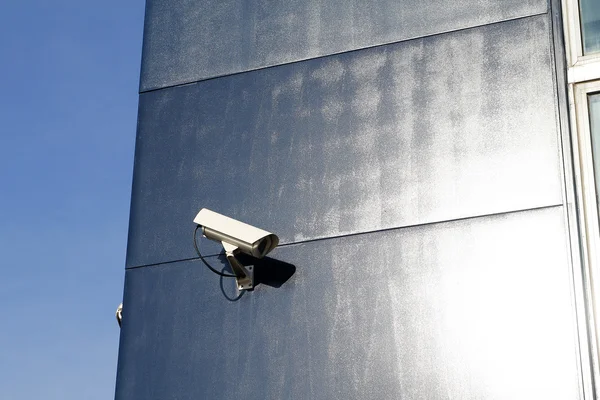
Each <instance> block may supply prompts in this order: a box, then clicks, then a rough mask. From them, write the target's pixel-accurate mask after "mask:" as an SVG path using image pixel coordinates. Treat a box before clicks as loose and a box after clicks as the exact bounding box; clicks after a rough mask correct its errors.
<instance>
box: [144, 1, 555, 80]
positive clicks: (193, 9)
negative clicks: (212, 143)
mask: <svg viewBox="0 0 600 400" xmlns="http://www.w3.org/2000/svg"><path fill="white" fill-rule="evenodd" d="M546 10H547V0H502V1H501V0H460V1H456V0H427V1H421V0H405V1H394V0H374V1H362V0H329V1H321V0H277V1H273V0H268V1H267V0H260V1H242V0H204V1H197V0H175V1H173V0H148V1H147V7H146V21H145V31H144V47H143V61H142V72H141V90H142V91H146V90H151V89H157V88H162V87H167V86H173V85H177V84H182V83H190V82H195V81H198V80H202V79H206V78H211V77H215V76H222V75H228V74H233V73H238V72H243V71H248V70H252V69H257V68H261V67H267V66H273V65H279V64H283V63H289V62H293V61H299V60H305V59H310V58H314V57H319V56H326V55H330V54H334V53H340V52H345V51H349V50H355V49H359V48H365V47H370V46H376V45H381V44H385V43H391V42H397V41H402V40H406V39H411V38H417V37H423V36H427V35H433V34H438V33H442V32H448V31H454V30H459V29H464V28H469V27H473V26H478V25H484V24H489V23H494V22H498V21H502V20H507V19H513V18H520V17H525V16H529V15H533V14H540V13H544V12H546Z"/></svg>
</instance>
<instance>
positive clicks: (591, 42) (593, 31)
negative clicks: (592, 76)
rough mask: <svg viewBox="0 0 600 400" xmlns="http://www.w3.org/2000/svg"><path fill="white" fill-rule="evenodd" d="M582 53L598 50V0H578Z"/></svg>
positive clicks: (599, 49) (599, 41) (599, 21)
mask: <svg viewBox="0 0 600 400" xmlns="http://www.w3.org/2000/svg"><path fill="white" fill-rule="evenodd" d="M580 7H581V25H582V30H583V52H584V54H591V53H597V52H599V51H600V1H598V0H580Z"/></svg>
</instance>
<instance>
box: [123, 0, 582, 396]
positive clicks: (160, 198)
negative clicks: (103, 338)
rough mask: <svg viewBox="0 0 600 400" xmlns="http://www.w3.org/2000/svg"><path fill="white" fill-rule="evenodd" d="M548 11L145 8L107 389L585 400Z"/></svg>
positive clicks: (442, 0)
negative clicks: (253, 241) (234, 257)
mask: <svg viewBox="0 0 600 400" xmlns="http://www.w3.org/2000/svg"><path fill="white" fill-rule="evenodd" d="M557 8H558V7H557V5H556V4H555V5H553V6H551V5H550V4H548V3H547V2H546V0H525V1H524V0H504V1H502V0H460V1H454V0H422V1H416V0H405V1H391V0H374V1H370V2H365V1H354V0H352V1H346V0H330V1H322V0H287V1H284V0H276V1H265V0H259V1H233V0H226V1H219V0H205V1H200V0H169V1H167V0H147V8H146V24H145V33H144V51H143V61H142V73H141V84H140V88H141V93H140V105H139V120H138V132H137V145H136V155H135V168H134V180H133V191H132V206H131V220H130V233H129V243H128V254H127V262H126V264H127V269H126V280H125V293H124V319H123V327H122V331H121V343H120V351H119V366H118V376H117V389H116V399H117V400H125V399H127V400H154V399H156V400H159V399H160V400H163V399H178V400H179V399H194V400H197V399H234V398H243V399H253V400H254V399H256V400H258V399H261V400H262V399H396V398H400V399H510V400H513V399H538V398H539V399H556V400H570V399H579V398H582V395H581V393H582V389H581V387H582V381H583V376H582V375H583V374H584V372H582V371H583V370H585V368H582V367H581V363H582V362H581V360H580V347H579V344H578V337H579V336H578V333H577V332H578V329H577V324H576V318H577V315H576V308H575V296H574V291H573V276H572V267H573V266H572V263H571V253H570V244H569V243H570V242H569V234H568V232H569V226H568V221H567V218H566V215H567V213H566V212H565V200H564V199H565V195H564V192H565V184H564V182H565V174H564V172H563V167H562V165H563V164H562V159H561V151H562V149H561V143H563V135H566V134H568V133H567V132H565V130H564V128H563V127H564V126H566V125H565V124H566V121H565V119H564V118H565V117H564V112H561V110H563V111H564V108H565V106H566V104H565V100H564V84H563V81H562V75H563V74H564V71H563V69H562V68H563V67H562V64H561V63H560V61H558V62H557V61H556V60H560V59H561V57H562V54H557V52H558V53H560V51H561V48H560V39H559V38H558V36H559V35H560V33H559V32H557V30H556V27H557V25H556V21H557V19H558V12H557ZM557 43H558V45H557ZM202 207H207V208H210V209H213V210H215V211H218V212H220V213H223V214H226V215H229V216H231V217H233V218H237V219H240V220H242V221H244V222H248V223H250V224H254V225H256V226H259V227H261V228H265V229H268V230H269V231H272V232H275V233H277V234H278V235H279V236H280V238H281V244H280V247H278V248H277V249H276V250H275V251H274V252H272V253H271V254H270V255H269V257H270V258H269V259H268V260H266V261H265V262H264V265H262V266H261V265H259V266H258V268H262V269H263V273H262V278H261V279H259V281H260V282H262V283H260V284H259V285H258V286H257V287H256V289H255V290H254V291H252V292H248V293H245V294H244V295H243V296H242V297H240V298H239V299H238V300H237V301H231V299H232V298H233V297H235V295H236V293H235V285H234V282H232V281H228V280H221V279H219V277H218V276H216V275H213V274H211V272H210V271H208V270H207V269H205V267H204V266H203V265H202V264H201V263H199V262H198V261H197V260H195V259H194V258H195V257H196V255H195V253H194V249H193V246H192V232H193V229H194V224H193V222H192V220H193V218H194V216H195V214H196V213H197V212H198V210H199V209H200V208H202ZM203 248H204V250H205V252H206V253H207V254H211V255H212V256H211V257H210V261H211V262H213V263H214V264H215V265H216V266H225V264H224V263H225V262H226V261H225V260H224V258H223V257H222V256H220V255H218V253H219V251H220V249H219V248H218V247H217V246H216V245H214V244H211V243H203ZM258 271H259V269H257V273H258ZM281 271H284V272H283V273H284V274H285V273H287V272H289V274H288V276H286V277H285V278H284V277H281V276H280V275H281V274H282V273H281ZM292 273H293V275H291V277H289V275H290V274H292ZM279 278H281V279H279ZM287 278H289V279H287ZM285 279H287V281H285V283H283V284H281V283H282V282H283V281H284V280H285ZM580 328H581V327H580Z"/></svg>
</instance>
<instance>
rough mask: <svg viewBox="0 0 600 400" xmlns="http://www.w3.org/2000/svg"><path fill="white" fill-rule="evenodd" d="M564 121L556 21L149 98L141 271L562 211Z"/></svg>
mask: <svg viewBox="0 0 600 400" xmlns="http://www.w3.org/2000/svg"><path fill="white" fill-rule="evenodd" d="M503 7H506V6H503ZM506 8H508V7H506ZM555 112H556V98H555V85H554V83H553V80H552V60H551V48H550V32H549V26H548V17H547V16H536V17H530V18H524V19H520V20H515V21H509V22H504V23H501V24H495V25H488V26H485V27H479V28H474V29H469V30H463V31H460V32H453V33H448V34H444V35H438V36H433V37H427V38H423V39H416V40H411V41H408V42H402V43H398V44H391V45H386V46H381V47H377V48H371V49H366V50H361V51H357V52H351V53H344V54H340V55H336V56H331V57H327V58H322V59H314V60H308V61H305V62H302V63H296V64H289V65H285V66H279V67H274V68H269V69H264V70H260V71H254V72H250V73H244V74H238V75H234V76H228V77H222V78H218V79H212V80H208V81H203V82H199V83H196V84H190V85H185V86H181V87H176V88H168V89H162V90H159V91H154V92H149V93H144V94H142V95H141V97H140V115H139V128H138V138H137V147H136V160H135V171H134V183H133V192H132V197H133V199H132V209H131V220H130V233H129V245H128V258H127V265H128V266H140V265H148V264H155V263H161V262H168V261H175V260H182V259H189V258H192V257H195V253H194V251H193V247H192V245H191V232H192V230H193V227H194V225H193V223H192V220H193V218H194V216H195V215H196V213H197V212H198V210H200V208H202V207H206V208H209V209H213V210H214V211H217V212H219V213H222V214H225V215H228V216H230V217H233V218H236V219H239V220H242V221H244V222H247V223H249V224H252V225H255V226H257V227H260V228H263V229H266V230H268V231H271V232H274V233H276V234H277V235H279V237H280V238H281V243H283V244H285V243H293V242H299V241H306V240H312V239H318V238H324V237H331V236H338V235H345V234H353V233H359V232H366V231H376V230H380V229H388V228H395V227H401V226H409V225H418V224H424V223H430V222H435V221H444V220H450V219H456V218H463V217H469V216H475V215H484V214H491V213H498V212H506V211H513V210H519V209H528V208H535V207H543V206H548V205H554V204H560V203H562V197H561V181H560V176H561V173H560V165H559V152H558V149H559V145H558V133H557V120H556V115H555ZM215 249H216V247H213V248H209V249H208V250H207V251H208V252H211V251H214V250H215Z"/></svg>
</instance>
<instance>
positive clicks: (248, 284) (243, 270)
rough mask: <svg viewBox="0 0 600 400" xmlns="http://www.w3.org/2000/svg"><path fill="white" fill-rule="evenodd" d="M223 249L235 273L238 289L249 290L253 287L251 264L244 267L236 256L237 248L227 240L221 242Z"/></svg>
mask: <svg viewBox="0 0 600 400" xmlns="http://www.w3.org/2000/svg"><path fill="white" fill-rule="evenodd" d="M221 243H222V244H223V248H224V249H225V256H226V257H227V261H229V265H231V270H232V271H233V274H234V275H235V280H236V283H237V288H238V290H251V289H253V288H254V268H253V267H252V266H248V267H244V266H243V265H242V263H240V262H239V260H238V259H237V258H236V255H237V253H238V252H239V248H238V247H237V246H234V245H232V244H229V243H227V242H221Z"/></svg>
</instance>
